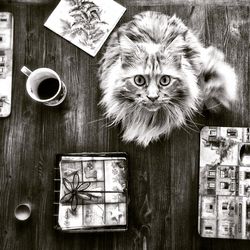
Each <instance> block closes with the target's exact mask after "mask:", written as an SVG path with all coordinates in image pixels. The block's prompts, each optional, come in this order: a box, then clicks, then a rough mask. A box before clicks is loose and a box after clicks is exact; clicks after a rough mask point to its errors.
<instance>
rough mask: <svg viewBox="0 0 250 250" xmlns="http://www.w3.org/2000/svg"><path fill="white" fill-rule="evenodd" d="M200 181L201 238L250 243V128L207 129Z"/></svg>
mask: <svg viewBox="0 0 250 250" xmlns="http://www.w3.org/2000/svg"><path fill="white" fill-rule="evenodd" d="M199 179H200V181H199V184H200V185H199V223H198V225H199V232H200V235H201V236H203V237H209V238H235V239H250V128H237V127H204V128H203V129H202V131H201V135H200V177H199Z"/></svg>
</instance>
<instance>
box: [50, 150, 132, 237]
mask: <svg viewBox="0 0 250 250" xmlns="http://www.w3.org/2000/svg"><path fill="white" fill-rule="evenodd" d="M57 165H58V167H59V168H58V170H59V173H58V174H59V176H58V177H57V178H56V181H57V182H59V183H58V184H59V186H58V185H57V190H55V192H56V193H57V194H58V195H57V197H55V199H56V200H55V203H56V204H58V206H57V214H58V215H57V216H56V218H57V222H56V224H57V227H56V228H57V229H59V230H62V231H66V232H91V231H92V232H96V231H124V230H126V229H127V219H128V217H127V159H126V154H124V153H113V154H112V153H102V154H98V153H83V154H79V155H77V154H71V155H61V156H58V161H57ZM58 192H59V193H58Z"/></svg>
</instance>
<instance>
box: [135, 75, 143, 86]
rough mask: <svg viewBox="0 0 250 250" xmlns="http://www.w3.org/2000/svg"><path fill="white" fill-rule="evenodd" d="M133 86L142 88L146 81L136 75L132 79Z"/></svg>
mask: <svg viewBox="0 0 250 250" xmlns="http://www.w3.org/2000/svg"><path fill="white" fill-rule="evenodd" d="M134 81H135V84H136V85H138V86H143V85H145V83H146V80H145V78H144V76H142V75H136V76H135V78H134Z"/></svg>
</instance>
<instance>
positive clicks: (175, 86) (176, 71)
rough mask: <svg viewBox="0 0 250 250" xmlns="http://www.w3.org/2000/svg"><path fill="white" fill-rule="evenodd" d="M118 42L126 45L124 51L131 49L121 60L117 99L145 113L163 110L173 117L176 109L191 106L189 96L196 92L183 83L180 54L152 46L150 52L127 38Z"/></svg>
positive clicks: (186, 82) (185, 82)
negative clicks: (121, 99) (119, 97)
mask: <svg viewBox="0 0 250 250" xmlns="http://www.w3.org/2000/svg"><path fill="white" fill-rule="evenodd" d="M121 41H122V43H124V42H126V45H124V47H126V46H131V47H130V49H129V50H127V51H129V53H128V52H127V53H124V54H123V55H122V56H121V60H122V64H121V65H122V66H121V68H122V70H121V82H122V88H121V89H120V95H121V97H123V98H124V99H126V100H127V101H128V102H130V103H132V102H133V103H134V104H135V105H138V107H141V108H142V109H146V111H150V112H156V111H158V110H159V109H164V110H165V111H166V112H168V113H169V115H170V116H171V115H174V116H176V117H177V115H175V114H174V113H175V110H176V108H181V107H184V106H186V105H193V103H192V102H193V98H192V92H194V94H196V93H197V91H198V90H197V87H196V85H192V84H189V82H188V81H187V78H188V76H186V75H185V72H183V70H182V63H183V58H182V56H181V55H180V54H178V53H177V54H174V53H169V48H168V50H167V51H166V50H165V49H164V48H162V47H159V46H154V45H153V44H152V46H151V48H150V49H149V48H148V47H149V45H148V47H147V48H145V47H144V46H143V45H135V44H134V43H132V42H131V41H129V40H128V38H123V39H121ZM179 42H180V41H179ZM121 46H123V44H121ZM194 88H195V89H194Z"/></svg>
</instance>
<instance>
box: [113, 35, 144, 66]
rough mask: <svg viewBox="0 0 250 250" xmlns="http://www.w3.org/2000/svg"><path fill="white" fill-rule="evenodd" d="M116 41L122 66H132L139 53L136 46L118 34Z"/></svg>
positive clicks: (126, 37) (124, 36)
mask: <svg viewBox="0 0 250 250" xmlns="http://www.w3.org/2000/svg"><path fill="white" fill-rule="evenodd" d="M118 41H119V45H120V50H121V60H122V65H123V66H126V65H132V64H133V63H134V61H135V59H136V57H137V55H139V53H140V48H139V47H138V45H137V44H136V43H135V42H134V41H132V40H131V39H130V38H129V37H128V36H126V35H125V34H122V33H119V34H118Z"/></svg>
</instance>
